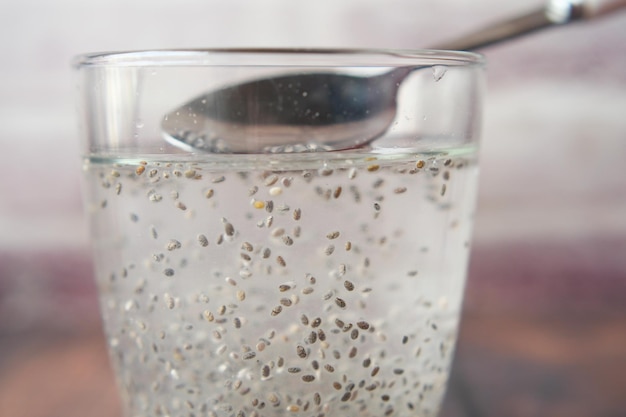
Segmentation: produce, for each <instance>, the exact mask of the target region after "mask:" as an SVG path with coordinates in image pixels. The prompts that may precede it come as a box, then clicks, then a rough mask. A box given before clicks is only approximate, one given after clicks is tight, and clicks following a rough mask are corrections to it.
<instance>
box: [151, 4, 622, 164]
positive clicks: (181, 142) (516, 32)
mask: <svg viewBox="0 0 626 417" xmlns="http://www.w3.org/2000/svg"><path fill="white" fill-rule="evenodd" d="M624 7H626V0H583V1H576V0H570V1H565V0H552V1H549V2H548V3H547V5H546V6H545V7H543V8H541V9H539V10H534V11H532V12H530V13H528V14H525V15H523V16H520V17H516V18H514V19H511V20H508V21H505V22H502V23H499V24H497V25H493V26H490V27H487V28H485V29H483V30H479V31H477V32H475V33H474V34H471V35H469V36H465V37H463V38H461V39H459V40H457V41H453V42H448V43H446V44H443V45H438V46H437V47H436V49H456V50H473V49H478V48H481V47H483V46H487V45H490V44H493V43H496V42H501V41H504V40H507V39H511V38H513V37H516V36H520V35H524V34H527V33H530V32H533V31H535V30H538V29H542V28H546V27H550V26H555V25H561V24H565V23H569V22H574V21H578V20H588V19H591V18H595V17H598V16H602V15H605V14H608V13H611V12H613V11H616V10H618V9H620V8H624ZM421 68H423V67H400V68H396V69H394V70H392V71H389V72H387V73H384V74H382V75H378V76H374V77H359V76H352V75H345V74H335V73H308V74H307V73H304V74H301V73H299V74H295V75H283V76H278V77H272V78H266V79H259V80H254V81H250V82H247V83H244V84H238V85H233V86H228V87H225V88H222V89H220V90H217V91H211V92H208V93H206V94H203V95H201V96H199V97H196V98H194V99H193V100H191V101H189V102H188V103H186V104H184V105H183V106H181V107H179V108H177V109H175V110H173V111H172V112H170V113H168V114H167V115H166V116H165V117H164V118H163V122H162V125H161V126H162V129H163V133H164V136H165V138H166V140H168V141H169V142H170V143H172V144H174V145H176V146H178V147H181V148H184V149H186V150H188V151H192V152H195V151H200V152H211V153H268V152H269V153H276V152H306V151H317V150H341V149H350V148H357V147H360V146H363V145H364V144H367V143H369V142H371V141H372V140H374V139H376V138H378V137H379V136H380V135H382V134H383V133H385V131H387V129H388V128H389V126H390V125H391V124H392V123H393V121H394V118H395V116H396V95H397V92H398V88H399V86H400V84H401V83H402V81H403V80H404V78H405V77H407V76H408V75H409V74H410V73H411V72H413V71H416V70H419V69H421ZM250 103H254V105H253V106H250Z"/></svg>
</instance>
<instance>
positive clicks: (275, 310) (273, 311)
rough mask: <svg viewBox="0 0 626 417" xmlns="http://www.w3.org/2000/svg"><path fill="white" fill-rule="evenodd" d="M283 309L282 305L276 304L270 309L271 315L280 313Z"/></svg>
mask: <svg viewBox="0 0 626 417" xmlns="http://www.w3.org/2000/svg"><path fill="white" fill-rule="evenodd" d="M281 311H283V307H282V306H276V307H274V308H273V309H272V313H271V314H272V316H277V315H279V314H280V312H281Z"/></svg>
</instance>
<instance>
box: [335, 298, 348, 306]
mask: <svg viewBox="0 0 626 417" xmlns="http://www.w3.org/2000/svg"><path fill="white" fill-rule="evenodd" d="M335 304H337V306H338V307H339V308H346V302H345V301H344V300H343V299H342V298H339V297H337V298H335Z"/></svg>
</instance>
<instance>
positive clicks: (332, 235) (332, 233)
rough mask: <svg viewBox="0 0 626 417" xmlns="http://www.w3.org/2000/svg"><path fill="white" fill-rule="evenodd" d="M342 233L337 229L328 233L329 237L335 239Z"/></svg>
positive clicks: (327, 236)
mask: <svg viewBox="0 0 626 417" xmlns="http://www.w3.org/2000/svg"><path fill="white" fill-rule="evenodd" d="M339 235H340V233H339V231H337V230H335V231H334V232H330V233H328V234H327V235H326V238H327V239H330V240H333V239H337V238H338V237H339Z"/></svg>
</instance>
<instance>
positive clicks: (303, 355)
mask: <svg viewBox="0 0 626 417" xmlns="http://www.w3.org/2000/svg"><path fill="white" fill-rule="evenodd" d="M296 353H297V354H298V356H299V357H301V358H302V359H304V358H306V357H307V353H306V349H305V348H304V346H301V345H298V346H296Z"/></svg>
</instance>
